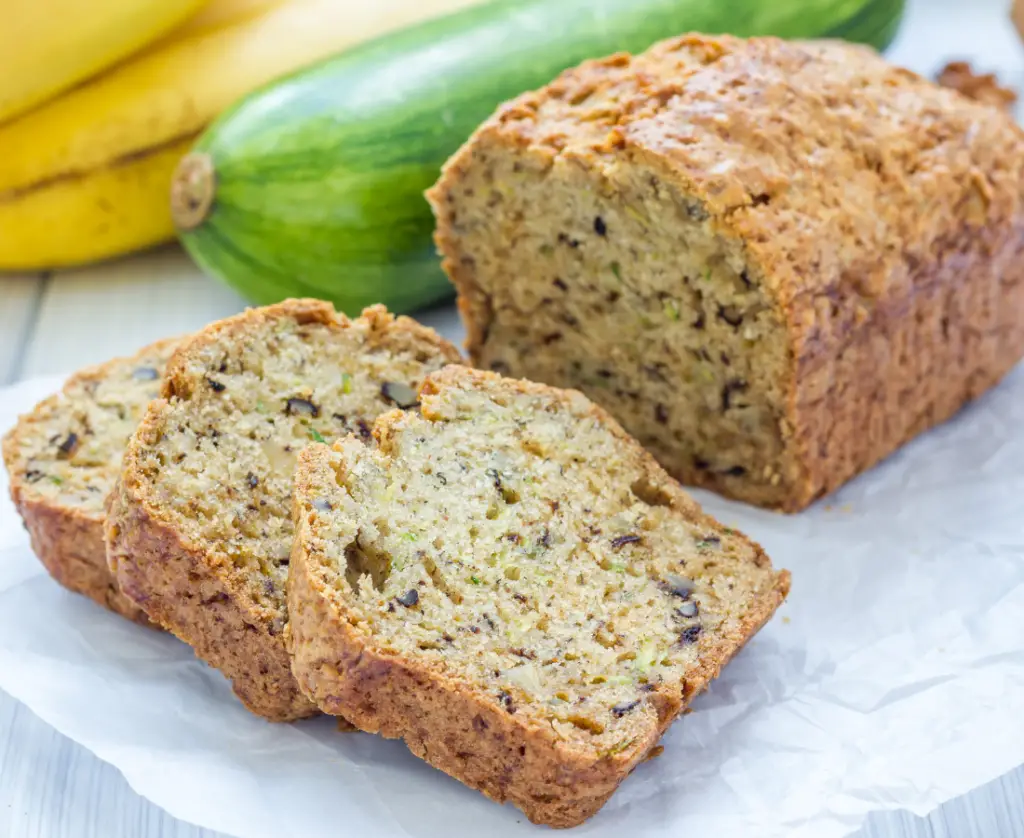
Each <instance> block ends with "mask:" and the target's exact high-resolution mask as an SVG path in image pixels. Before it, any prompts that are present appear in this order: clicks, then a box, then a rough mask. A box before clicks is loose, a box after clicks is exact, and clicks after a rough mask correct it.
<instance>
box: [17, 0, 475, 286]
mask: <svg viewBox="0 0 1024 838" xmlns="http://www.w3.org/2000/svg"><path fill="white" fill-rule="evenodd" d="M478 2H481V0H360V2H351V0H211V2H210V3H208V4H207V5H206V6H205V7H203V8H202V9H201V10H200V11H199V12H198V13H197V14H196V15H195V16H194V17H192V18H191V19H189V20H187V21H186V22H185V23H184V24H183V25H181V26H180V27H179V28H177V29H174V30H172V31H171V32H170V33H169V34H167V35H165V36H164V37H163V38H161V39H160V40H158V41H157V42H155V43H151V44H150V46H148V47H146V48H144V49H143V50H142V51H141V52H138V53H136V54H135V55H133V56H132V57H130V58H128V59H127V60H126V61H124V62H122V63H120V64H117V65H115V66H114V67H112V68H110V69H108V70H106V71H105V72H104V73H102V74H101V75H98V76H94V77H92V78H90V79H89V80H87V81H85V82H84V83H82V84H79V85H78V86H76V87H73V88H72V89H70V90H67V91H66V92H65V93H63V94H62V95H60V96H58V97H57V98H55V99H52V100H50V101H47V102H45V103H44V104H42V105H40V106H38V107H36V108H35V109H34V110H30V111H28V112H27V113H24V114H23V115H21V116H20V117H18V118H16V119H14V120H12V121H8V122H0V270H29V269H38V268H55V267H63V266H68V265H76V264H82V263H86V262H92V261H96V260H99V259H105V258H108V257H111V256H117V255H120V254H123V253H127V252H130V251H133V250H138V249H140V248H144V247H148V246H151V245H154V244H157V243H159V242H162V241H166V240H169V239H171V238H173V236H174V226H173V224H172V222H171V217H170V210H169V201H168V193H169V189H170V182H171V176H172V174H173V172H174V169H175V166H176V165H177V163H178V161H179V160H180V159H181V158H182V157H183V156H184V155H185V154H186V153H187V152H188V149H189V147H190V146H191V144H192V141H193V140H194V139H195V137H196V136H197V135H198V134H199V133H200V132H201V131H202V129H203V128H205V127H206V125H207V124H208V123H209V122H210V121H212V120H213V119H214V118H215V117H216V116H217V115H218V114H220V112H221V111H223V110H224V109H225V108H226V107H228V106H229V105H230V104H231V103H232V102H234V101H235V100H236V99H239V98H240V97H242V96H243V95H245V94H246V93H249V92H250V91H252V90H254V89H255V88H257V87H260V86H262V85H264V84H266V83H267V82H270V81H271V80H273V79H275V78H277V77H279V76H282V75H284V74H286V73H288V72H290V71H293V70H296V69H299V68H301V67H304V66H306V65H308V64H312V63H313V62H315V61H318V60H320V59H322V58H324V57H326V56H328V55H332V54H334V53H336V52H340V51H341V50H343V49H345V48H346V47H349V46H352V45H354V44H356V43H360V42H362V41H365V40H368V39H370V38H372V37H375V36H376V35H379V34H381V33H383V32H386V31H389V30H391V29H396V28H399V27H402V26H406V25H409V24H411V23H414V22H417V21H419V20H423V19H425V18H428V17H433V16H437V15H440V14H444V13H446V12H449V11H453V10H455V9H458V8H461V7H464V6H469V5H474V4H476V3H478ZM66 4H67V5H69V7H70V6H71V5H81V6H82V7H83V8H88V9H89V12H90V14H96V13H98V11H100V8H99V7H107V6H118V5H123V6H126V7H130V8H132V9H136V10H138V9H140V8H141V7H143V6H151V5H157V6H160V7H161V8H162V9H163V13H164V15H165V16H169V15H170V7H172V6H173V7H175V8H176V9H178V10H179V11H180V10H182V9H187V10H188V11H192V10H194V9H195V8H196V7H197V6H198V5H199V2H198V0H158V2H152V3H151V2H149V1H148V0H97V2H95V3H94V2H90V3H81V4H74V3H72V2H71V0H66ZM42 5H46V4H42ZM65 22H66V21H57V22H55V23H54V24H52V25H61V26H63V24H64V23H65ZM148 31H149V32H150V33H151V32H152V29H150V30H148ZM4 37H6V36H4ZM2 44H3V40H2V39H0V49H2ZM97 51H99V49H98V48H97ZM110 54H111V52H110V48H109V47H108V48H107V55H108V56H109V55H110ZM50 57H51V58H52V56H50ZM44 59H46V56H43V55H40V60H44ZM2 62H3V59H2V58H0V63H2ZM84 63H85V62H84V60H83V61H82V62H81V64H83V65H84ZM26 72H27V70H26ZM65 76H66V77H69V76H67V74H65ZM51 89H52V88H51ZM24 101H27V100H24Z"/></svg>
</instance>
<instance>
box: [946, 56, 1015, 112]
mask: <svg viewBox="0 0 1024 838" xmlns="http://www.w3.org/2000/svg"><path fill="white" fill-rule="evenodd" d="M935 81H936V82H938V83H939V84H940V85H942V86H943V87H948V88H950V89H952V90H957V91H959V92H960V93H962V94H963V95H964V96H966V97H967V98H968V99H973V100H974V101H975V102H982V103H984V104H986V105H993V106H994V107H997V108H1001V109H1003V110H1011V109H1012V108H1013V105H1014V103H1015V102H1016V101H1017V94H1016V93H1015V92H1014V91H1012V90H1010V89H1009V88H1007V87H1003V86H1002V85H1000V84H999V79H997V78H996V76H995V74H993V73H975V72H974V70H973V69H971V65H970V64H968V63H967V62H966V61H950V62H949V63H948V64H947V65H946V66H945V67H943V68H942V69H941V70H940V71H939V73H938V75H937V76H936V77H935Z"/></svg>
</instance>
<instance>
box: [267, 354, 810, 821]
mask: <svg viewBox="0 0 1024 838" xmlns="http://www.w3.org/2000/svg"><path fill="white" fill-rule="evenodd" d="M486 380H491V381H494V380H500V376H497V375H495V374H493V373H489V372H482V371H477V370H469V369H467V368H464V367H459V366H456V365H452V366H449V367H446V368H445V369H444V370H442V371H440V372H438V373H434V374H432V375H431V376H430V377H428V379H427V380H426V381H425V382H424V384H423V386H422V388H421V394H423V395H427V394H431V393H437V392H439V391H440V390H441V389H443V388H444V387H446V386H449V385H451V384H454V383H456V382H458V383H459V384H461V385H463V386H464V385H466V383H467V382H474V381H486ZM505 383H506V384H507V385H508V386H509V387H510V388H512V389H513V390H515V391H517V392H532V393H545V394H548V395H554V396H555V397H556V398H558V399H560V400H563V401H565V400H567V399H570V398H579V394H576V393H572V392H571V391H557V390H555V389H554V388H550V387H546V386H545V385H540V384H534V383H531V382H525V381H511V380H507V379H506V380H505ZM424 410H426V408H424ZM589 415H590V416H592V417H594V418H595V419H596V420H597V421H598V422H600V423H602V424H605V425H607V427H608V428H609V430H610V431H611V432H612V434H613V435H614V436H615V437H617V438H618V439H619V440H620V441H621V442H622V444H623V445H625V446H628V447H629V448H631V449H633V450H632V451H631V456H635V457H637V458H639V459H640V461H641V462H642V463H643V464H644V468H645V470H646V472H647V474H648V476H649V483H650V485H651V486H654V487H658V491H659V492H663V493H665V494H666V495H667V497H666V498H665V500H667V501H668V505H669V506H671V507H672V508H674V509H676V510H678V511H680V512H681V513H682V514H684V515H686V516H687V517H689V518H691V519H699V520H702V521H704V522H706V525H707V526H708V527H709V528H720V525H718V524H717V522H715V521H714V520H713V519H711V518H710V517H709V516H706V515H705V514H704V513H703V512H702V510H701V509H700V507H699V506H698V505H697V504H696V503H695V502H694V501H693V500H692V498H690V496H689V495H688V494H686V492H684V491H683V490H682V489H681V488H679V487H678V485H677V484H676V483H675V482H674V481H672V480H670V479H669V478H668V477H667V475H666V474H665V472H664V471H663V470H662V469H661V468H660V467H659V466H658V465H657V463H655V462H654V460H653V459H652V458H651V457H650V455H648V454H647V453H646V452H645V451H643V449H642V448H641V447H640V446H639V445H638V444H637V443H636V442H635V441H634V440H633V439H632V438H631V437H629V436H628V435H627V434H626V433H625V432H624V431H623V430H622V429H621V428H620V427H619V426H618V424H617V423H616V422H615V421H614V419H612V418H611V417H610V416H609V415H608V414H607V413H606V412H605V411H604V410H602V409H601V408H599V407H597V406H592V407H591V408H590V411H589ZM398 416H399V414H388V415H385V416H382V417H380V418H379V419H378V421H377V424H376V426H375V429H374V435H375V437H376V438H377V439H378V441H382V440H383V439H384V438H385V437H386V436H387V434H388V428H389V423H390V422H393V421H396V419H397V418H398ZM339 450H340V449H339ZM332 474H333V465H332V464H331V461H330V450H329V449H328V448H327V447H326V446H323V445H315V446H310V447H309V448H308V449H306V451H304V452H303V454H302V456H301V457H300V460H299V467H298V470H297V473H296V487H297V490H296V506H295V513H296V538H295V542H294V547H293V552H292V560H291V565H290V574H289V580H288V599H289V609H290V615H291V616H290V622H289V627H288V630H287V636H288V643H289V646H290V648H291V651H292V656H293V657H292V660H293V664H292V668H293V671H294V672H295V675H296V677H297V678H298V680H299V684H300V686H301V688H302V689H303V691H304V692H305V693H306V694H307V695H308V696H309V697H310V698H311V699H313V700H314V701H316V702H317V704H318V705H319V706H320V707H321V708H322V709H323V710H324V711H325V712H328V713H332V714H338V715H343V716H345V717H346V718H347V719H349V720H350V721H351V722H353V723H354V724H355V725H356V726H357V727H358V728H360V729H362V730H365V731H368V732H373V733H380V734H381V735H383V736H385V737H388V738H401V739H404V740H405V742H406V744H407V745H408V746H409V748H410V750H412V752H413V753H414V754H416V755H417V756H419V757H420V758H422V759H424V760H426V761H427V762H429V763H430V764H431V765H433V766H435V767H436V768H439V769H441V770H442V771H444V772H446V773H447V774H450V775H451V776H453V777H456V778H457V779H459V780H461V781H462V782H464V783H466V784H467V785H469V786H472V787H473V788H476V789H479V790H480V791H482V792H483V793H484V794H486V795H487V796H488V797H490V798H491V799H493V800H495V801H498V802H505V801H509V802H511V803H513V804H514V805H516V806H517V807H519V808H520V809H522V810H523V812H524V813H525V814H526V815H527V817H528V818H529V819H530V820H531V821H533V822H535V823H541V824H547V825H549V826H554V827H571V826H576V825H578V824H580V823H582V822H583V821H585V820H586V819H587V818H589V817H591V816H592V815H593V814H594V813H595V812H597V810H598V809H600V808H601V806H603V805H604V803H605V802H606V801H607V800H608V798H609V797H610V796H611V794H612V793H613V792H614V791H615V789H616V788H617V787H618V785H619V784H620V783H621V782H622V781H623V780H624V779H625V778H626V776H627V775H628V774H629V773H630V772H631V771H632V770H633V768H635V767H636V765H637V764H639V763H640V762H641V761H643V760H644V759H645V758H646V757H647V755H648V754H649V753H650V751H651V750H652V749H653V748H655V747H656V745H657V742H658V740H659V739H660V737H661V735H662V734H663V733H664V731H665V729H666V728H667V727H668V725H669V724H670V723H671V722H672V721H673V720H674V719H676V718H677V717H678V716H679V715H680V714H681V713H682V712H683V710H684V709H685V708H686V707H687V705H688V704H689V703H690V701H691V700H692V699H693V698H694V697H695V696H696V695H697V694H699V693H700V692H701V691H702V690H703V689H704V688H705V687H706V685H707V684H708V682H709V681H711V680H712V679H713V678H715V677H716V676H717V675H718V673H719V671H720V670H721V668H722V667H723V666H724V665H725V664H726V663H727V662H728V661H729V660H730V659H731V658H732V657H733V655H735V654H736V652H737V651H739V649H740V648H742V646H743V645H744V644H745V643H746V642H747V641H748V640H749V639H750V638H751V637H752V636H753V635H754V634H755V633H756V632H757V631H758V629H759V628H760V627H761V626H762V625H764V623H765V622H766V621H767V620H768V619H769V618H770V617H771V616H772V614H773V613H774V612H775V610H776V609H777V608H778V606H779V605H780V604H781V603H782V601H783V599H784V598H785V596H786V595H787V593H788V591H789V581H790V580H789V573H788V572H787V571H780V572H778V573H777V574H774V576H773V578H774V585H773V586H772V587H770V588H769V589H767V590H764V591H762V592H761V593H760V595H759V596H758V598H757V599H756V600H755V601H754V602H753V605H752V607H751V608H750V609H749V610H748V611H747V612H746V613H745V614H744V616H743V618H742V620H740V621H739V623H738V625H737V626H736V628H735V630H733V631H730V632H723V633H721V634H719V635H717V636H713V637H712V636H705V637H704V638H703V639H702V640H701V643H702V648H701V653H700V656H699V658H698V662H697V665H696V666H694V667H693V668H692V669H691V670H690V671H689V672H687V675H686V678H685V679H684V680H683V682H682V683H662V684H660V685H659V686H658V687H657V688H655V690H654V691H653V692H651V693H650V694H649V696H650V698H649V700H650V701H651V703H652V704H653V705H654V707H655V708H656V710H657V716H656V721H655V723H654V724H652V725H651V726H650V727H649V728H648V729H646V730H645V731H644V732H643V734H642V735H639V736H638V737H637V738H636V740H635V741H634V742H632V743H631V744H630V745H629V746H628V747H627V748H626V749H625V750H623V751H621V752H618V753H612V754H609V753H605V754H595V753H594V752H593V751H592V750H584V749H582V748H576V747H574V746H573V745H572V744H571V743H567V742H566V741H563V740H561V739H559V737H558V736H556V735H555V733H554V731H553V730H552V728H551V727H550V726H549V725H544V724H541V723H539V722H537V721H531V720H528V719H526V718H524V716H523V715H522V714H510V713H509V712H507V710H506V709H505V708H504V707H503V706H501V705H500V704H499V703H497V702H496V701H495V699H494V696H493V695H491V694H488V693H487V692H486V691H485V690H483V689H481V688H478V687H477V685H474V684H468V683H464V682H463V681H461V680H459V679H457V678H454V677H451V676H450V675H448V674H446V673H445V672H444V671H442V670H441V669H439V668H437V667H431V666H429V665H426V664H424V662H422V661H418V660H416V659H414V658H411V657H407V656H403V655H402V654H400V653H394V652H387V651H383V650H382V649H381V648H378V647H376V646H375V645H374V644H373V642H372V638H369V637H368V636H367V635H366V634H365V632H362V631H360V629H359V628H357V627H356V626H354V625H353V624H352V622H351V620H350V618H349V615H347V614H346V613H345V612H344V611H343V610H342V609H340V608H339V607H338V604H337V598H336V596H335V595H334V594H333V593H332V592H330V591H329V590H328V588H327V586H326V584H325V581H324V579H323V577H322V576H321V575H320V574H318V572H317V571H316V569H315V566H316V557H315V555H313V554H312V553H311V550H310V546H311V542H313V541H314V540H315V539H314V538H313V534H314V528H315V522H316V518H315V516H310V515H309V508H308V503H309V501H310V498H316V497H318V496H321V495H322V489H321V488H318V486H319V485H320V481H321V480H322V479H323V478H324V475H332ZM328 479H330V478H328ZM749 543H750V544H751V545H752V547H753V548H754V558H753V562H754V563H755V564H757V565H758V566H760V567H764V568H769V569H770V562H769V560H768V557H767V556H765V554H764V553H763V551H762V550H761V548H760V547H759V546H758V545H756V544H754V543H753V542H749Z"/></svg>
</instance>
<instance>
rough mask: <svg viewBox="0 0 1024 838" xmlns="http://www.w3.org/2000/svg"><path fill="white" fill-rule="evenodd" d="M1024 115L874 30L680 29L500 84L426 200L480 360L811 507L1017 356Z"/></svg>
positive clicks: (772, 496) (660, 448) (687, 478)
mask: <svg viewBox="0 0 1024 838" xmlns="http://www.w3.org/2000/svg"><path fill="white" fill-rule="evenodd" d="M1022 187H1024V134H1022V132H1021V130H1020V129H1019V128H1018V127H1017V126H1016V125H1015V124H1014V123H1013V121H1012V120H1011V118H1010V117H1009V116H1008V115H1007V114H1006V113H1003V112H1002V111H1001V110H999V109H997V108H994V107H989V106H986V105H984V104H982V103H978V102H972V101H970V100H969V99H967V98H966V97H963V96H961V95H960V94H959V93H957V92H956V91H953V90H948V89H944V88H941V87H939V86H937V85H935V84H932V83H931V82H928V81H926V80H924V79H922V78H920V77H918V76H916V75H914V74H913V73H910V72H908V71H906V70H901V69H896V68H893V67H891V66H889V65H888V64H886V63H885V62H884V61H883V60H882V59H881V58H880V57H879V56H878V55H877V54H875V53H874V52H872V51H871V50H869V49H868V48H865V47H860V46H853V45H849V44H842V43H838V42H836V43H833V42H820V43H786V42H783V41H779V40H775V39H771V38H765V39H753V40H740V39H736V38H731V37H704V36H697V35H692V36H685V37H680V38H677V39H674V40H671V41H667V42H664V43H662V44H659V45H656V46H655V47H653V48H652V49H651V50H650V51H648V52H647V53H644V54H642V55H639V56H636V57H630V56H628V55H617V56H613V57H611V58H608V59H605V60H601V61H592V62H588V63H585V64H583V65H581V66H580V67H579V68H577V69H574V70H570V71H568V72H566V73H565V74H564V75H562V76H561V77H560V78H558V79H557V80H556V81H555V82H553V83H552V84H550V85H549V86H547V87H545V88H544V89H542V90H540V91H538V92H535V93H529V94H526V95H524V96H522V97H520V98H519V99H517V100H515V101H513V102H511V103H510V104H508V105H506V106H504V107H503V108H502V109H501V110H500V111H499V112H498V113H497V114H496V115H495V116H494V117H493V118H492V119H491V120H490V121H488V122H487V123H485V124H484V125H483V126H482V127H481V128H480V129H479V130H478V131H477V132H476V133H475V134H474V135H473V137H472V138H471V139H470V140H469V141H468V143H467V144H466V145H465V146H464V147H463V148H462V149H461V151H459V152H458V153H457V154H456V155H455V156H454V158H453V159H452V160H451V161H449V163H448V164H447V166H446V168H445V170H444V172H443V175H442V177H441V179H440V181H439V183H438V184H437V185H436V186H435V187H434V189H433V190H432V191H431V193H430V195H429V198H430V200H431V203H432V205H433V207H434V211H435V213H436V216H437V223H438V227H437V243H438V246H439V248H440V250H441V252H442V254H443V256H444V264H445V268H446V270H447V271H448V273H449V275H450V276H451V278H452V280H453V281H454V283H455V285H456V286H457V288H458V291H459V295H460V308H461V311H462V314H463V316H464V319H465V322H466V326H467V329H468V332H469V338H468V347H469V351H470V354H471V356H472V359H473V361H474V362H475V363H476V365H477V366H482V367H485V368H490V369H493V370H497V371H499V372H503V373H510V374H514V375H518V376H523V377H525V378H530V379H533V380H536V381H543V382H547V383H550V384H555V385H559V386H571V387H577V388H579V389H581V390H583V391H584V392H585V393H587V394H588V395H589V396H590V397H591V398H593V399H594V400H595V401H597V402H598V403H600V404H602V405H603V406H605V407H606V408H607V409H608V410H609V411H610V412H611V413H612V414H613V415H614V416H615V417H616V418H617V419H618V420H619V421H620V422H621V423H622V425H623V426H624V427H625V428H626V429H627V430H628V431H630V432H631V433H632V434H633V435H634V436H636V437H637V439H639V440H640V441H641V442H642V443H643V444H644V445H645V446H647V448H648V449H649V450H650V451H651V452H652V453H653V454H654V455H655V457H657V459H658V460H659V461H660V462H661V463H662V464H663V465H664V466H665V468H666V469H667V470H668V471H669V472H670V473H672V474H673V475H674V476H676V477H678V478H679V479H680V480H682V481H684V482H686V483H689V484H693V485H698V486H706V487H709V488H711V489H714V490H716V491H718V492H721V493H723V494H726V495H729V496H732V497H735V498H739V499H742V500H745V501H748V502H751V503H756V504H760V505H764V506H768V507H775V508H781V509H784V510H798V509H800V508H802V507H804V506H806V505H807V504H808V503H810V502H811V501H813V500H814V499H815V498H818V497H820V496H821V495H823V494H825V493H827V492H829V491H831V490H833V489H835V488H836V487H838V486H839V485H841V484H842V483H843V482H844V481H846V480H848V479H849V478H851V477H853V476H854V475H856V474H858V473H859V472H861V471H863V470H864V469H867V468H868V467H870V466H871V465H872V464H874V463H877V462H878V461H879V460H881V459H882V458H884V457H885V456H886V455H888V454H889V453H890V452H892V451H893V450H894V449H896V448H897V447H898V446H899V445H901V444H902V443H904V442H906V441H907V440H909V439H910V438H912V437H913V436H915V435H916V434H919V433H921V432H922V431H924V430H925V429H927V428H930V427H932V426H933V425H935V424H937V423H939V422H942V421H943V420H945V419H947V418H948V417H950V416H952V415H953V414H954V413H955V412H956V411H957V410H958V409H959V408H960V407H961V406H962V405H963V404H964V403H965V402H967V401H968V400H970V399H972V398H974V397H976V396H978V395H979V394H980V393H983V392H984V391H985V390H987V389H988V388H990V387H991V386H993V385H994V384H995V383H996V382H998V381H999V380H1000V378H1001V377H1002V376H1003V375H1004V374H1005V373H1006V372H1007V371H1008V370H1009V369H1010V368H1011V367H1013V365H1014V364H1015V363H1016V362H1017V361H1018V359H1020V358H1021V355H1022V354H1024V317H1021V312H1022V311H1024V258H1022V253H1021V251H1022V248H1024V205H1022V200H1021V196H1022Z"/></svg>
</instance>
